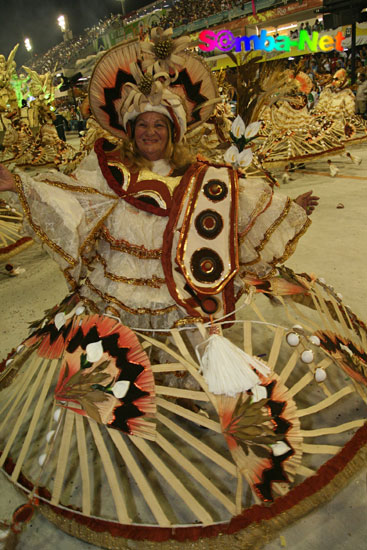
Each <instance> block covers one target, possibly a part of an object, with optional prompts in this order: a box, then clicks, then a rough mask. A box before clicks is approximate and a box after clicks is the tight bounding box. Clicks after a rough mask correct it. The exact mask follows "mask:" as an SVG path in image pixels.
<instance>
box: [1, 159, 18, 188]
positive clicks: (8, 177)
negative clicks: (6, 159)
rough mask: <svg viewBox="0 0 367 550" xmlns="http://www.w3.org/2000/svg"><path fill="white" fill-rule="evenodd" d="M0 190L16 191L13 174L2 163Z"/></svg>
mask: <svg viewBox="0 0 367 550" xmlns="http://www.w3.org/2000/svg"><path fill="white" fill-rule="evenodd" d="M0 191H12V192H15V191H16V185H15V180H14V178H13V175H12V173H11V172H10V171H9V170H8V169H7V168H6V166H4V165H3V164H0Z"/></svg>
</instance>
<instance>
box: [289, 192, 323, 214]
mask: <svg viewBox="0 0 367 550" xmlns="http://www.w3.org/2000/svg"><path fill="white" fill-rule="evenodd" d="M319 199H320V197H316V195H313V194H312V191H308V192H307V193H303V195H299V196H298V197H297V198H296V199H294V201H293V202H295V203H296V204H298V205H299V206H301V207H302V208H303V209H304V210H305V212H306V214H307V216H310V214H312V212H313V211H314V210H315V208H316V206H317V205H318V204H319Z"/></svg>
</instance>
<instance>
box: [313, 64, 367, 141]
mask: <svg viewBox="0 0 367 550" xmlns="http://www.w3.org/2000/svg"><path fill="white" fill-rule="evenodd" d="M313 114H316V115H321V116H324V117H325V119H327V120H329V121H332V122H333V123H334V125H336V127H338V129H339V132H340V134H341V136H342V140H343V142H344V143H345V145H349V144H353V143H358V142H361V141H365V140H366V139H367V122H366V121H365V120H364V119H363V117H362V116H360V115H357V114H356V98H355V95H354V93H353V92H352V90H351V89H350V87H349V85H348V79H347V72H346V70H345V69H338V70H337V71H336V73H335V74H334V75H333V77H332V81H331V83H329V84H326V85H325V87H324V88H323V90H322V91H321V93H320V98H319V101H318V103H317V105H316V106H315V109H314V110H313Z"/></svg>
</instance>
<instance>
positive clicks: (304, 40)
mask: <svg viewBox="0 0 367 550" xmlns="http://www.w3.org/2000/svg"><path fill="white" fill-rule="evenodd" d="M344 39H345V36H343V33H342V32H340V31H338V32H337V34H336V36H335V37H333V36H330V35H325V34H324V35H322V36H320V33H318V32H316V31H314V32H313V33H312V35H309V34H308V32H307V31H306V30H301V31H300V33H299V38H298V40H293V39H291V38H290V37H289V36H283V35H282V36H277V37H276V38H274V37H273V36H271V35H269V34H268V33H267V32H266V30H262V31H261V32H260V36H257V35H256V34H253V35H252V36H234V35H233V34H232V33H231V32H230V31H226V30H221V31H218V32H214V31H210V30H205V31H201V33H200V34H199V40H200V41H201V42H202V44H199V48H200V49H201V50H202V51H203V52H212V51H213V50H215V49H217V50H220V51H221V52H229V51H233V50H234V51H235V52H241V51H246V52H248V51H250V50H252V49H253V50H263V51H265V52H272V51H273V50H276V51H279V52H289V51H290V49H291V47H292V46H293V47H294V46H295V47H296V48H298V49H299V50H301V51H303V50H305V48H306V45H307V46H308V48H309V49H310V51H311V52H317V50H318V48H319V49H320V50H321V51H323V52H330V51H331V50H334V49H335V50H337V51H339V52H342V51H343V50H344V48H343V46H342V41H343V40H344Z"/></svg>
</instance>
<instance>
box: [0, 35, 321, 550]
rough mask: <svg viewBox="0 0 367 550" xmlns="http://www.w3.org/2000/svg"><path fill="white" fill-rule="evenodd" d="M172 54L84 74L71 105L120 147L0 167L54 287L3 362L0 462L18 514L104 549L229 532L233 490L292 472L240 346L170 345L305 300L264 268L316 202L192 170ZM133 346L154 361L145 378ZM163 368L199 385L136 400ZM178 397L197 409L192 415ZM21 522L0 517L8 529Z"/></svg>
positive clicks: (195, 91)
mask: <svg viewBox="0 0 367 550" xmlns="http://www.w3.org/2000/svg"><path fill="white" fill-rule="evenodd" d="M188 44H189V39H188V38H186V37H183V38H180V39H178V40H177V41H172V39H171V33H170V31H165V32H163V31H162V30H161V29H155V30H154V32H153V33H152V42H150V41H146V42H143V43H139V42H135V41H132V42H128V43H124V44H119V45H118V46H116V47H114V48H112V49H111V50H109V51H108V52H107V53H106V54H105V55H104V56H103V57H102V58H101V59H100V60H99V61H98V63H97V65H96V67H95V69H94V72H93V75H92V78H91V82H90V91H89V101H90V107H91V110H92V113H93V116H94V117H95V119H96V120H97V121H98V122H99V123H100V124H101V126H102V127H103V128H104V129H105V130H108V131H109V132H111V134H112V135H113V136H115V137H117V138H120V139H121V140H122V142H121V145H120V146H118V147H116V145H114V144H113V145H111V144H110V143H109V142H108V141H106V140H99V141H97V142H96V145H95V148H94V151H92V152H91V153H90V154H89V155H88V157H87V158H85V159H84V160H83V161H82V163H81V164H80V166H79V167H78V168H77V170H76V171H75V173H74V174H73V175H72V177H71V176H67V175H65V174H62V173H58V172H50V173H42V174H39V175H38V176H35V177H31V176H30V175H28V174H24V173H21V172H20V171H18V172H17V173H16V175H14V176H13V175H12V174H10V172H9V171H7V170H6V168H3V167H2V168H1V172H0V176H1V187H2V189H3V190H8V191H16V192H17V194H18V197H19V200H20V203H21V205H22V206H23V208H24V212H25V215H26V219H27V225H28V229H29V231H30V232H31V234H32V235H34V236H35V237H37V238H39V239H40V240H41V242H42V243H43V244H44V246H45V247H46V249H48V250H49V252H50V253H51V255H52V257H53V258H54V259H55V260H56V261H57V262H58V264H59V265H60V268H61V269H62V270H63V273H64V275H65V277H66V280H67V282H68V284H69V286H70V291H71V293H70V295H69V296H67V297H66V298H65V300H64V301H63V302H62V303H61V304H60V305H58V306H55V307H54V308H53V309H52V310H50V311H49V312H47V314H46V315H45V317H44V319H42V320H41V321H39V322H36V323H34V324H33V326H32V333H31V335H30V337H29V338H27V339H26V340H25V341H24V342H23V343H22V345H21V346H20V347H18V349H17V351H16V352H15V353H13V354H12V355H11V356H10V357H9V358H8V360H7V362H6V364H4V371H3V374H2V378H1V384H2V387H3V390H2V392H1V394H0V399H1V401H0V403H1V407H2V418H3V419H4V421H3V422H2V423H1V424H0V437H1V449H2V454H1V458H0V466H1V467H2V468H3V469H4V470H5V471H6V472H7V474H8V475H9V476H10V478H11V480H12V481H14V482H16V483H17V484H18V486H21V487H22V488H24V490H26V491H27V492H30V501H29V504H27V505H25V507H23V510H22V512H25V511H26V510H28V512H29V513H31V512H30V510H31V508H32V507H33V506H35V505H36V501H37V502H38V504H39V506H40V508H41V510H42V511H43V513H45V514H46V515H47V517H50V519H52V520H53V521H55V522H56V523H60V524H61V523H62V525H63V529H66V530H68V531H69V532H70V533H74V534H76V535H77V536H80V537H81V538H83V537H85V538H88V540H89V541H94V542H96V543H98V544H101V545H102V546H104V547H110V548H112V547H113V545H115V544H116V537H117V538H118V537H119V536H121V537H126V538H139V539H140V540H142V539H150V540H155V541H159V542H157V544H158V545H159V544H162V541H164V540H167V539H169V538H177V537H181V536H182V535H183V536H184V538H185V539H189V541H190V542H189V544H190V545H192V544H195V543H193V542H192V541H195V540H196V539H197V538H200V537H202V536H212V535H213V534H215V533H214V531H213V529H214V530H217V531H216V534H218V533H219V532H221V533H223V534H224V533H229V532H230V524H231V523H232V522H231V519H232V518H233V517H234V516H237V519H239V520H240V521H239V524H238V526H237V527H235V529H234V530H235V531H236V530H238V529H241V527H243V526H244V524H243V523H242V520H241V519H240V517H242V516H243V517H245V516H244V512H245V511H246V510H245V508H246V507H248V503H247V504H246V502H245V501H247V496H246V493H247V491H246V488H245V486H243V485H247V484H248V486H249V487H250V488H251V490H252V494H253V497H252V498H253V500H252V502H251V506H252V505H253V504H256V503H261V502H271V501H272V500H274V499H276V497H277V496H278V495H280V494H283V495H285V494H286V493H287V491H289V490H290V489H291V488H292V484H293V483H294V480H295V478H296V474H297V473H298V472H300V475H303V476H305V475H307V474H308V470H307V468H306V467H304V466H302V467H301V466H300V464H301V462H302V456H303V451H302V436H301V434H300V429H299V428H300V420H299V418H298V416H297V414H296V405H295V401H294V399H293V397H292V396H291V394H290V393H288V392H287V389H286V387H285V385H284V382H281V381H280V379H279V377H278V375H276V374H275V373H274V372H272V367H271V366H270V367H269V366H267V365H266V364H265V363H264V362H263V361H261V360H259V358H258V357H255V356H254V355H253V354H252V351H251V349H250V347H251V346H250V344H249V340H247V343H246V349H247V352H246V353H245V352H243V351H242V350H240V349H239V348H238V347H236V346H234V345H233V344H232V343H231V342H230V341H229V340H228V339H226V338H223V337H221V336H220V335H219V334H215V332H216V331H219V330H220V325H217V326H216V327H215V329H214V328H213V329H212V335H211V337H210V339H209V340H210V342H209V343H210V346H209V343H207V344H208V345H207V348H209V347H210V349H211V350H212V351H213V346H214V354H213V353H211V352H210V349H209V350H207V349H206V350H205V353H204V354H203V356H202V361H201V366H202V370H199V366H198V365H197V364H196V362H195V354H193V353H192V351H193V350H192V348H190V338H189V337H187V338H186V336H182V334H183V332H179V330H178V327H180V328H181V329H186V328H187V329H188V330H187V334H189V333H190V331H191V332H193V331H194V332H195V333H197V332H199V329H198V328H197V326H196V325H199V326H201V327H202V329H204V331H205V328H204V325H203V323H204V322H210V321H211V322H212V323H213V322H214V321H215V320H220V319H221V318H223V317H225V318H226V322H227V323H228V322H229V321H233V320H234V317H235V311H234V310H235V307H236V300H237V299H238V298H239V296H240V295H241V294H243V293H246V294H247V298H248V299H249V300H250V299H251V296H252V294H253V292H255V289H256V287H258V288H259V292H260V293H262V292H264V291H265V292H266V291H267V290H266V288H268V289H271V286H272V285H273V288H274V289H275V288H277V289H278V294H279V295H282V294H284V292H283V291H284V288H286V289H287V290H286V291H285V293H289V289H290V288H291V289H292V292H293V293H294V292H298V293H299V292H301V294H303V295H307V296H309V295H310V292H311V287H312V285H313V282H314V281H313V279H312V278H309V277H307V276H306V275H305V274H304V275H303V276H302V277H299V278H298V279H297V277H294V279H293V280H292V276H291V275H289V273H290V272H287V275H286V277H287V278H283V277H282V276H279V274H278V272H277V265H278V264H279V263H281V262H283V261H285V259H286V258H287V257H288V256H289V255H290V254H291V253H292V252H293V250H294V248H295V246H296V243H297V241H298V239H299V238H300V237H301V236H302V234H303V233H304V232H305V230H306V229H307V227H308V226H309V224H310V221H309V218H308V216H307V214H308V213H311V212H312V211H313V209H314V208H315V206H316V205H317V198H316V197H313V196H312V194H311V193H309V194H306V196H301V197H300V198H298V199H297V200H296V201H292V200H291V199H289V198H287V197H284V196H281V195H279V194H277V193H276V192H275V191H274V190H273V188H272V187H271V186H270V185H269V184H268V183H267V181H266V180H264V179H261V178H257V179H256V178H251V180H247V179H246V178H245V177H244V176H243V175H241V173H239V172H237V171H236V170H235V169H233V168H232V167H231V166H230V165H228V164H221V165H215V164H212V163H210V162H206V161H202V160H201V161H200V160H199V161H198V160H196V159H195V157H193V155H192V154H191V153H190V151H189V150H188V149H187V147H186V146H185V144H184V137H185V133H186V132H187V131H188V129H193V128H194V127H195V126H198V125H200V124H202V123H203V122H204V121H205V120H207V119H208V118H209V117H210V116H211V114H212V113H213V109H214V107H215V105H216V103H217V102H218V92H217V89H216V83H215V80H214V79H213V78H212V75H211V74H210V71H209V70H208V68H207V67H206V65H205V64H204V63H203V61H202V60H201V59H200V58H198V57H196V56H195V55H192V54H191V53H190V52H187V51H185V48H186V47H187V46H188ZM284 273H285V272H284ZM249 280H250V281H251V282H250V283H249V282H248V281H249ZM292 281H293V282H292ZM277 283H278V284H277ZM249 285H250V286H249ZM282 289H283V290H282ZM294 289H296V290H294ZM121 321H122V323H121ZM152 330H154V331H156V332H160V331H161V332H163V333H164V334H165V338H164V339H162V338H160V339H155V338H154V333H153V336H152ZM200 330H201V329H200ZM246 334H247V335H249V332H248V328H247V329H246ZM168 336H169V338H168ZM295 336H296V337H297V334H296V335H295ZM280 338H281V336H280V332H279V331H278V332H277V340H276V343H275V344H274V349H275V348H277V349H278V351H277V352H274V351H273V352H272V353H270V356H269V361H270V362H273V363H274V354H275V353H278V352H279V346H280V344H281V342H280ZM302 338H303V336H302V335H301V336H298V343H300V341H301V340H302ZM265 340H266V339H265V338H262V339H261V341H262V345H263V346H265ZM302 341H303V340H302ZM203 343H204V344H205V341H204V342H203ZM292 345H295V346H297V345H298V344H297V343H296V344H294V343H293V344H292ZM147 346H148V348H149V347H150V346H152V347H153V349H158V350H159V351H163V352H165V354H167V355H168V357H169V358H170V359H169V362H168V363H164V364H151V362H150V361H149V358H148V355H147V354H146V353H145V351H144V349H143V347H145V348H146V349H147ZM196 349H197V348H196ZM296 355H297V353H296V354H295V353H293V355H292V357H293V359H292V361H293V363H292V365H293V367H294V365H295V361H294V358H296ZM309 356H310V354H309V353H308V355H307V357H309ZM151 357H153V354H152V355H151ZM305 362H306V361H305ZM152 363H153V361H152ZM214 363H216V365H215V368H214V371H213V365H214ZM287 365H288V370H289V371H290V369H291V366H292V365H291V363H287ZM321 370H322V369H321ZM167 372H173V373H176V374H177V377H180V376H181V375H183V376H185V377H188V376H190V377H192V378H193V379H194V381H195V383H196V384H197V385H198V388H199V389H198V390H195V391H192V390H187V389H186V388H185V387H183V388H182V387H181V386H180V385H179V384H178V385H177V387H173V388H172V387H168V386H166V385H165V384H164V378H163V383H161V384H157V385H155V383H154V375H155V374H158V375H159V374H164V373H167ZM311 378H313V377H311ZM177 398H189V399H191V400H195V401H199V402H204V403H207V415H208V417H204V416H203V415H202V414H200V413H198V414H197V413H196V412H195V411H191V410H188V409H186V408H185V407H182V406H180V404H179V403H177V402H175V400H176V399H177ZM158 407H159V408H158ZM198 426H204V427H206V428H208V430H207V435H206V434H203V433H202V432H201V433H200V435H199V436H198V434H197V429H198ZM9 427H10V429H9ZM220 434H222V436H223V437H218V436H219V435H220ZM302 464H303V463H302ZM218 470H219V471H220V473H219V474H218ZM66 480H68V482H67V483H66ZM226 487H227V488H226ZM65 489H66V490H65ZM36 494H37V498H35V497H36ZM292 498H293V497H292ZM37 499H38V500H37ZM50 503H51V504H52V508H50V507H49V506H48V504H50ZM27 507H28V508H27ZM263 509H264V510H265V509H267V510H268V508H267V506H264V507H263ZM251 513H252V512H251ZM271 513H273V512H271ZM274 514H276V512H274ZM245 515H246V514H245ZM23 517H24V516H23ZM255 519H256V518H255ZM246 521H247V520H246ZM251 521H252V520H251ZM251 521H250V523H251ZM256 521H257V519H256ZM20 522H21V519H20V516H19V515H17V513H16V514H15V515H14V517H13V528H15V526H16V527H18V526H19V523H20ZM74 522H76V523H75V525H77V528H76V529H75V530H74V527H73V525H74ZM218 522H219V523H220V524H221V525H220V527H219V531H218ZM177 525H179V526H180V529H178V528H177ZM178 531H179V533H178ZM245 531H247V530H244V536H247V535H246V533H245ZM98 533H100V535H98ZM101 533H102V535H103V536H102V535H101ZM100 536H102V538H99V537H100ZM221 540H222V539H221ZM142 544H145V543H144V542H142ZM183 544H185V543H183ZM142 547H144V546H142Z"/></svg>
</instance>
